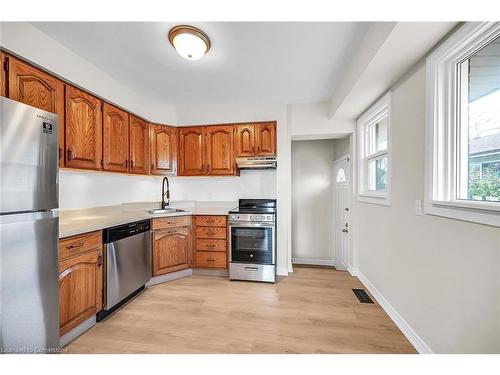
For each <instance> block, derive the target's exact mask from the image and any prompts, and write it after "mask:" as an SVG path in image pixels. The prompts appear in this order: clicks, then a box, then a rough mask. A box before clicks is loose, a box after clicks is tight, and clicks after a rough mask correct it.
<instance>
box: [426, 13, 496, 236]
mask: <svg viewBox="0 0 500 375" xmlns="http://www.w3.org/2000/svg"><path fill="white" fill-rule="evenodd" d="M499 36H500V22H467V23H465V24H464V25H463V26H462V27H461V28H460V29H458V30H457V31H456V32H455V33H454V34H452V35H451V36H450V37H449V38H448V39H447V40H445V41H444V42H443V43H442V44H441V45H440V46H439V47H438V48H437V49H436V50H435V51H434V52H433V53H432V54H431V55H429V56H428V57H427V60H426V75H427V76H426V84H427V85H426V86H427V88H426V90H427V92H426V94H427V95H426V100H427V103H426V108H427V114H426V141H425V147H426V148H425V149H426V160H425V179H426V182H425V184H426V188H425V196H424V212H425V213H426V214H431V215H438V216H444V217H449V218H454V219H459V220H466V221H471V222H476V223H481V224H488V225H493V226H500V204H498V203H495V202H483V201H471V200H464V199H459V198H458V197H459V195H460V194H459V193H460V192H459V189H460V186H463V173H464V170H463V154H464V153H463V152H461V150H462V148H463V147H465V146H466V145H464V137H463V136H460V135H461V134H463V132H464V131H466V130H467V131H468V129H466V130H464V128H463V122H462V121H460V119H461V117H462V116H463V111H462V110H461V105H462V103H461V91H460V88H461V84H463V81H462V80H461V78H463V76H462V77H461V69H460V64H461V63H462V62H463V61H465V60H467V59H468V58H469V57H470V56H471V55H473V54H474V53H475V52H477V51H478V50H480V49H481V48H483V47H484V46H486V45H487V44H489V43H490V42H491V41H493V40H494V39H495V38H497V37H499ZM461 147H462V148H461ZM460 159H462V163H461V160H460ZM461 165H462V167H461ZM460 178H462V185H461V182H460ZM461 195H462V196H463V192H462V193H461Z"/></svg>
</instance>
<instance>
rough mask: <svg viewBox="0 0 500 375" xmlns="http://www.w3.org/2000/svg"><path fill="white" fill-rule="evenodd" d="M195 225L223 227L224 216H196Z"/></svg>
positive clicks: (225, 218)
mask: <svg viewBox="0 0 500 375" xmlns="http://www.w3.org/2000/svg"><path fill="white" fill-rule="evenodd" d="M195 220H196V221H195V222H196V226H199V227H225V226H226V223H227V217H226V216H196V219H195Z"/></svg>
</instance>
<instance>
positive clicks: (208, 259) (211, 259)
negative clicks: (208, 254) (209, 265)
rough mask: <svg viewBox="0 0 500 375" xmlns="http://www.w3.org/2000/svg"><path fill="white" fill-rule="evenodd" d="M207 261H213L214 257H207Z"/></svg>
mask: <svg viewBox="0 0 500 375" xmlns="http://www.w3.org/2000/svg"><path fill="white" fill-rule="evenodd" d="M207 262H215V259H214V258H207Z"/></svg>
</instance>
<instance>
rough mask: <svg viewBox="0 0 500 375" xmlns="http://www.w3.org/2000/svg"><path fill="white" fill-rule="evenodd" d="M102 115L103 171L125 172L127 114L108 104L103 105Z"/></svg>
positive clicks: (126, 160)
mask: <svg viewBox="0 0 500 375" xmlns="http://www.w3.org/2000/svg"><path fill="white" fill-rule="evenodd" d="M102 113H103V121H102V132H103V148H102V149H103V162H104V163H103V169H104V170H107V171H113V172H127V171H128V155H129V153H128V149H129V147H128V146H129V145H128V132H129V117H128V113H127V112H125V111H124V110H121V109H119V108H116V107H114V106H112V105H111V104H108V103H104V105H103V110H102Z"/></svg>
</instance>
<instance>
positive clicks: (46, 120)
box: [0, 97, 59, 353]
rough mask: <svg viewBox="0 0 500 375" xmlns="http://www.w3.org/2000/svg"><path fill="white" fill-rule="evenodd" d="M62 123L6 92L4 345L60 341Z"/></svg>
mask: <svg viewBox="0 0 500 375" xmlns="http://www.w3.org/2000/svg"><path fill="white" fill-rule="evenodd" d="M40 100H43V98H40ZM57 129H58V116H57V115H55V114H53V113H49V112H45V111H42V110H40V109H37V108H34V107H31V106H28V105H25V104H21V103H18V102H15V101H13V100H10V99H7V98H3V97H2V98H0V147H1V148H0V168H1V171H0V187H1V192H0V213H1V215H0V282H1V284H0V293H1V294H0V297H1V299H0V303H1V305H0V314H1V315H0V321H1V327H0V351H1V352H3V353H43V352H53V351H57V350H58V349H59V282H58V274H59V272H58V231H59V229H58V224H59V218H58V211H57V208H58V131H57Z"/></svg>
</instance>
